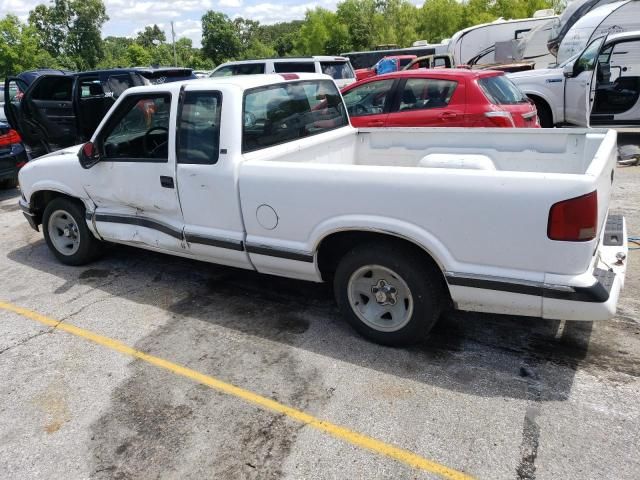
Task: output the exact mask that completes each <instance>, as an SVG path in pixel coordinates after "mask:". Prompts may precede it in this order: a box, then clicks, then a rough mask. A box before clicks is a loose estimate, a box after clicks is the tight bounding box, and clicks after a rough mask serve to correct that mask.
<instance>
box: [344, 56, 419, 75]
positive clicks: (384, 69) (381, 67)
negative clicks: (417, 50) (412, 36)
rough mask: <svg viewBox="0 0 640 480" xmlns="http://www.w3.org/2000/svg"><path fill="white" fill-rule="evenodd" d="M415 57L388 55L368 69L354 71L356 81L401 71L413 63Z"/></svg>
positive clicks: (414, 66) (417, 66)
mask: <svg viewBox="0 0 640 480" xmlns="http://www.w3.org/2000/svg"><path fill="white" fill-rule="evenodd" d="M416 58H418V57H417V56H416V55H389V56H386V57H382V58H381V59H380V60H378V61H377V62H376V64H375V65H372V66H371V67H369V68H360V69H358V70H356V80H357V81H360V80H364V79H366V78H371V77H375V76H376V75H382V74H385V73H390V72H397V71H399V70H403V69H404V67H406V66H407V65H409V64H410V63H411V62H413V61H414V60H415V59H416ZM412 68H419V65H417V64H415V63H414V64H413V67H412Z"/></svg>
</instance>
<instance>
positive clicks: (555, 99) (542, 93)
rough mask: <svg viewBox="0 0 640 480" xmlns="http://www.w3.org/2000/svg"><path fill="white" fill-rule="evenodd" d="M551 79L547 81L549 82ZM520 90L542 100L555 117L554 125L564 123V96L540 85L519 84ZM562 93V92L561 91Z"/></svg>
mask: <svg viewBox="0 0 640 480" xmlns="http://www.w3.org/2000/svg"><path fill="white" fill-rule="evenodd" d="M549 80H550V79H547V81H549ZM518 87H519V88H520V90H522V91H523V92H524V93H525V94H526V95H527V96H531V95H534V96H536V97H539V98H541V99H542V100H544V101H545V102H547V105H549V110H550V111H551V115H552V117H553V123H554V124H556V123H561V122H563V121H564V98H563V95H558V92H556V91H555V90H554V89H552V88H549V87H547V86H546V85H545V86H540V85H538V84H529V83H523V84H521V85H520V84H518ZM561 92H562V90H561Z"/></svg>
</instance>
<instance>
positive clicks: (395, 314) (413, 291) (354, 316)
mask: <svg viewBox="0 0 640 480" xmlns="http://www.w3.org/2000/svg"><path fill="white" fill-rule="evenodd" d="M422 260H423V259H421V258H416V255H414V254H412V252H410V251H408V250H406V251H405V250H403V249H398V246H397V245H394V244H385V243H382V244H381V243H374V244H365V245H360V246H358V247H355V248H354V249H352V250H351V251H350V252H348V253H347V254H346V255H345V256H344V257H343V258H342V259H341V260H340V263H339V264H338V268H337V270H336V273H335V277H334V284H333V287H334V294H335V297H336V302H337V303H338V307H339V308H340V310H341V312H342V314H343V316H344V317H345V318H346V320H347V321H348V322H349V323H350V324H351V326H352V327H353V328H354V329H355V330H356V331H357V332H358V333H360V334H361V335H363V336H364V337H366V338H368V339H369V340H372V341H373V342H376V343H379V344H382V345H388V346H394V347H399V346H405V345H410V344H413V343H417V342H420V341H421V340H423V339H424V338H425V337H426V335H427V333H428V332H429V331H430V330H431V328H432V327H433V325H434V324H435V323H436V321H437V320H438V318H439V317H440V313H441V312H442V307H443V305H444V297H445V295H444V293H445V291H444V286H443V283H442V281H441V280H440V279H439V278H438V277H437V275H438V274H439V272H436V271H434V270H435V269H433V268H430V266H429V265H428V264H427V262H424V261H422Z"/></svg>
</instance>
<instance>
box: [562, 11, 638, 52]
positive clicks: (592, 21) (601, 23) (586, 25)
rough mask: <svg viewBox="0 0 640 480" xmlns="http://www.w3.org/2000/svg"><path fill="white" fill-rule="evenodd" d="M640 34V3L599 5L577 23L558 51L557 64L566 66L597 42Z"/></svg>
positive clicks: (564, 38) (566, 35)
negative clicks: (639, 31) (633, 32)
mask: <svg viewBox="0 0 640 480" xmlns="http://www.w3.org/2000/svg"><path fill="white" fill-rule="evenodd" d="M637 30H640V1H638V0H623V1H618V2H613V3H606V4H604V5H602V4H600V5H599V6H597V7H596V8H594V9H592V10H590V11H589V12H587V13H586V14H585V15H584V16H582V17H581V18H580V19H579V20H577V21H576V22H575V23H574V24H573V26H572V27H571V28H570V29H569V31H568V32H567V33H566V34H565V35H564V37H563V38H562V40H561V43H560V45H559V47H558V54H557V61H558V63H559V64H561V63H564V62H566V61H567V60H568V59H570V58H571V57H573V56H574V55H576V54H578V53H580V52H582V51H583V50H584V48H585V47H586V46H587V45H588V44H589V43H591V41H593V40H594V39H596V38H598V37H602V36H605V35H608V34H613V33H622V32H629V31H637Z"/></svg>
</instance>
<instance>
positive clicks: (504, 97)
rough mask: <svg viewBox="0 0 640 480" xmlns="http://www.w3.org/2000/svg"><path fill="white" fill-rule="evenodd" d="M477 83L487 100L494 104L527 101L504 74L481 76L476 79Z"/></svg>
mask: <svg viewBox="0 0 640 480" xmlns="http://www.w3.org/2000/svg"><path fill="white" fill-rule="evenodd" d="M478 85H480V88H481V89H482V91H483V92H484V95H485V96H486V97H487V100H489V101H490V102H491V103H493V104H494V105H515V104H517V103H528V102H529V100H528V99H527V96H526V95H525V94H524V93H522V90H520V89H519V88H518V87H517V86H516V85H515V84H514V83H513V82H512V81H511V80H509V79H508V78H507V77H506V76H504V75H498V76H495V77H485V78H481V79H479V80H478Z"/></svg>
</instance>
